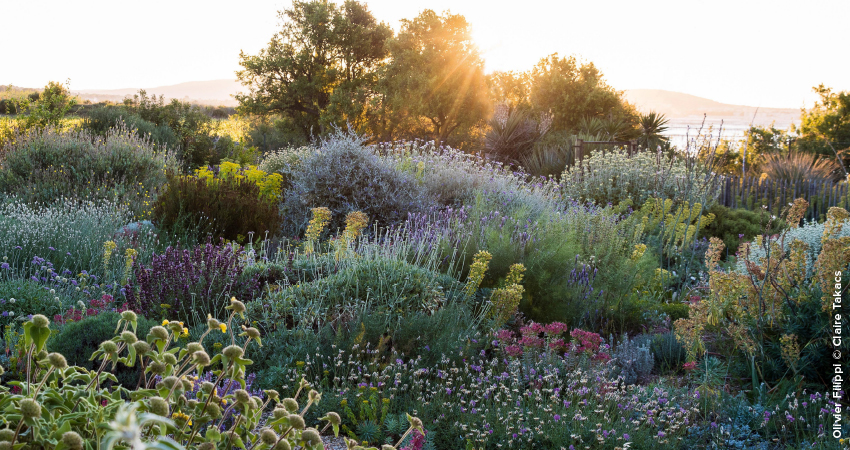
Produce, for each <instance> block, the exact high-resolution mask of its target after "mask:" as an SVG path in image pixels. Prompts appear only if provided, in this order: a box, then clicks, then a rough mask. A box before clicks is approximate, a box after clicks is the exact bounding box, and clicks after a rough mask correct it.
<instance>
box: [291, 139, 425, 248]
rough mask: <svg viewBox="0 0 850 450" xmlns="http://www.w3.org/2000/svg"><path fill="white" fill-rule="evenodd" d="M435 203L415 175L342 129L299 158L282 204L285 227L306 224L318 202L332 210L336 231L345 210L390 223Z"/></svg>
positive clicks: (297, 229) (293, 228)
mask: <svg viewBox="0 0 850 450" xmlns="http://www.w3.org/2000/svg"><path fill="white" fill-rule="evenodd" d="M432 204H434V201H433V200H432V198H431V197H430V196H429V195H428V194H427V193H426V190H425V188H424V187H422V186H421V184H420V183H417V180H416V177H415V176H414V175H413V174H410V173H407V172H405V171H401V170H398V168H397V167H396V165H395V164H394V162H393V161H391V160H390V159H388V158H382V157H380V156H379V155H377V154H375V152H374V151H373V150H372V149H370V148H367V147H364V146H363V144H362V140H361V138H359V137H358V136H356V135H351V134H344V133H341V132H339V133H336V134H335V135H333V136H332V137H331V138H329V139H328V140H327V141H325V142H324V143H323V144H322V146H321V148H320V149H319V151H317V152H316V153H313V154H310V155H308V156H306V157H305V158H304V159H303V160H301V164H300V167H299V168H298V170H297V171H295V172H294V173H293V174H292V187H291V188H290V189H289V190H288V191H287V193H286V199H285V202H284V207H283V209H284V214H285V215H286V219H287V222H288V223H287V226H288V227H289V229H287V231H288V232H291V233H293V234H294V233H300V232H301V231H303V230H304V229H305V228H306V225H307V222H308V221H309V219H310V209H311V208H314V207H326V208H328V209H330V211H331V213H332V219H331V222H330V229H331V230H335V229H337V228H342V227H344V219H345V215H346V214H348V213H349V212H352V211H362V212H364V213H366V214H367V215H368V216H369V218H370V219H371V220H373V221H375V222H377V223H378V224H379V225H382V226H387V225H392V224H397V223H400V222H402V221H404V220H405V219H407V217H408V214H409V213H412V212H417V211H423V210H425V209H427V208H428V207H429V206H431V205H432Z"/></svg>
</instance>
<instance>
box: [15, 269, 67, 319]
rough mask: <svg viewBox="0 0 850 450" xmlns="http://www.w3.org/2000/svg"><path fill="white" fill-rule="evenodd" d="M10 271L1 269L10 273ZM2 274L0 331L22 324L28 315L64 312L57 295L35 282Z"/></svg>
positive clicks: (51, 314)
mask: <svg viewBox="0 0 850 450" xmlns="http://www.w3.org/2000/svg"><path fill="white" fill-rule="evenodd" d="M8 271H9V269H0V272H8ZM4 275H6V274H5V273H0V313H2V315H0V329H2V327H3V326H5V325H8V324H11V323H20V322H21V321H23V320H26V318H27V316H28V315H32V314H46V315H49V316H53V315H54V314H58V313H59V312H60V311H61V310H62V303H61V302H59V301H57V300H56V299H55V297H56V296H55V293H51V292H50V291H49V290H47V289H45V288H44V286H43V285H41V284H39V283H38V282H35V281H33V280H24V279H15V278H11V279H9V278H7V277H6V276H4Z"/></svg>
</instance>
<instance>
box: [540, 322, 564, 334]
mask: <svg viewBox="0 0 850 450" xmlns="http://www.w3.org/2000/svg"><path fill="white" fill-rule="evenodd" d="M567 330H569V327H568V326H567V325H566V324H563V323H561V322H552V323H550V324H549V325H546V329H545V330H544V331H545V333H546V334H548V335H552V336H557V335H559V334H561V333H564V332H565V331H567Z"/></svg>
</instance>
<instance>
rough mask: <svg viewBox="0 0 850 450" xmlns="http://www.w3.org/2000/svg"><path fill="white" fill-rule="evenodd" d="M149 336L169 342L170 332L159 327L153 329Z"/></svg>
mask: <svg viewBox="0 0 850 450" xmlns="http://www.w3.org/2000/svg"><path fill="white" fill-rule="evenodd" d="M148 334H149V335H150V336H153V337H155V338H157V339H159V340H160V341H165V340H168V330H166V329H165V328H164V327H161V326H159V325H157V326H155V327H153V328H151V331H150V333H148Z"/></svg>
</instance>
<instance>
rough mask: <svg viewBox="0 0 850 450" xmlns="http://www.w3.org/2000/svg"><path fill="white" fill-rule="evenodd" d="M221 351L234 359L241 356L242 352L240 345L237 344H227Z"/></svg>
mask: <svg viewBox="0 0 850 450" xmlns="http://www.w3.org/2000/svg"><path fill="white" fill-rule="evenodd" d="M221 353H222V354H223V355H224V356H226V357H228V358H230V359H236V358H241V357H242V354H243V353H244V352H243V351H242V347H239V346H238V345H228V346H227V347H225V348H224V350H222V351H221Z"/></svg>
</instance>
